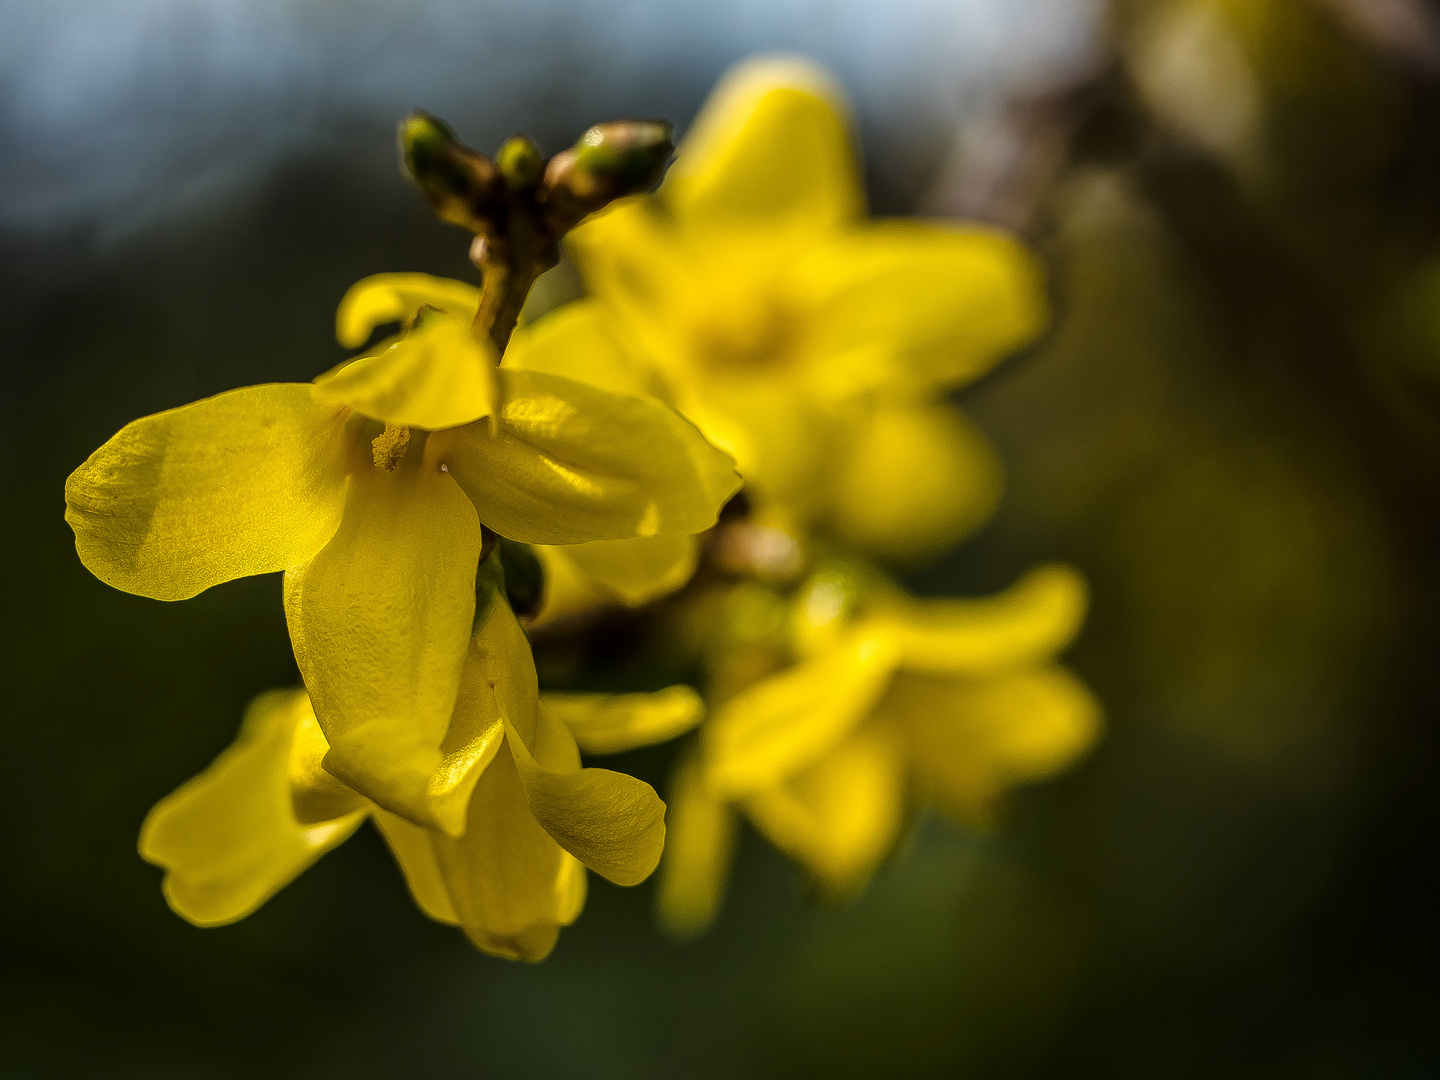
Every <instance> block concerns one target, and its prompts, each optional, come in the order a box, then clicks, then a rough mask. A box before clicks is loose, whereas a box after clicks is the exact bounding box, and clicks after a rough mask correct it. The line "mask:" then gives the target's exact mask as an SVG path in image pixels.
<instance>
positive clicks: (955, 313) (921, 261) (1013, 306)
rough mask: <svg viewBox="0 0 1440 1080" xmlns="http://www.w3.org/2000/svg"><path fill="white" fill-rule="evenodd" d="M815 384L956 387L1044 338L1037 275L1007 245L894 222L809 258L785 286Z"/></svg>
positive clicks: (953, 230)
mask: <svg viewBox="0 0 1440 1080" xmlns="http://www.w3.org/2000/svg"><path fill="white" fill-rule="evenodd" d="M783 290H784V295H785V296H786V297H787V300H788V302H789V303H790V304H791V305H793V306H794V307H795V308H796V309H797V310H800V311H804V312H805V316H806V320H807V326H808V329H809V333H808V336H807V339H806V343H805V348H806V350H807V352H808V354H809V355H810V356H811V359H812V361H813V364H814V370H815V371H816V372H817V375H818V377H820V378H821V379H823V380H826V381H829V382H831V383H836V384H841V385H843V386H845V387H846V388H853V389H863V388H866V387H875V388H887V387H888V388H890V389H894V390H896V391H901V392H904V391H909V390H914V389H930V388H936V387H952V386H957V385H960V384H961V383H965V382H969V381H970V380H972V379H974V378H976V377H978V376H979V375H982V374H984V373H985V372H986V371H988V370H990V368H992V367H994V366H995V364H997V363H998V362H999V361H1001V360H1003V359H1004V358H1005V357H1006V356H1008V355H1009V354H1010V353H1012V352H1014V351H1015V350H1016V349H1017V348H1019V347H1020V346H1022V345H1024V344H1026V343H1027V342H1029V341H1031V340H1032V339H1033V338H1034V337H1035V336H1036V335H1037V334H1039V332H1040V331H1041V329H1043V328H1044V325H1045V320H1046V317H1047V304H1046V299H1045V282H1044V275H1043V272H1042V271H1041V268H1040V264H1039V262H1038V260H1036V258H1035V257H1034V256H1033V255H1032V254H1031V253H1030V252H1029V251H1028V250H1026V248H1025V247H1024V246H1023V245H1021V244H1020V243H1019V242H1018V241H1017V240H1015V239H1014V238H1013V237H1011V236H1009V235H1008V234H1006V233H1003V232H1000V231H999V230H995V229H988V228H983V227H980V226H960V225H940V224H930V223H926V222H919V221H892V222H885V223H882V224H877V225H870V226H866V227H863V228H860V229H856V230H853V231H851V232H849V233H846V234H844V235H842V236H838V237H836V238H835V239H834V240H832V241H831V242H829V243H827V244H823V245H820V246H818V247H815V248H813V249H811V250H810V251H809V252H808V253H807V254H806V256H805V257H804V258H802V259H801V260H799V261H798V262H797V263H795V264H794V265H793V266H792V267H791V269H790V271H789V273H788V274H787V276H786V279H785V283H784V286H783Z"/></svg>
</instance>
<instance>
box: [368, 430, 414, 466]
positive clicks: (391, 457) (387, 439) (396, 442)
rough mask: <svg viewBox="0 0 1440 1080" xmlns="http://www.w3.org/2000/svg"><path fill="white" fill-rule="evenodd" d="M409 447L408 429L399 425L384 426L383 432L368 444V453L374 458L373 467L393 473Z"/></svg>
mask: <svg viewBox="0 0 1440 1080" xmlns="http://www.w3.org/2000/svg"><path fill="white" fill-rule="evenodd" d="M409 445H410V429H409V428H408V427H405V426H403V425H401V424H386V425H385V430H384V431H382V432H381V433H380V434H379V435H376V436H375V440H374V441H373V442H372V443H371V444H370V453H371V455H372V456H373V457H374V458H375V467H376V468H377V469H384V470H386V471H387V472H394V471H395V468H396V466H398V465H399V464H400V459H401V458H403V457H404V456H405V448H406V447H407V446H409Z"/></svg>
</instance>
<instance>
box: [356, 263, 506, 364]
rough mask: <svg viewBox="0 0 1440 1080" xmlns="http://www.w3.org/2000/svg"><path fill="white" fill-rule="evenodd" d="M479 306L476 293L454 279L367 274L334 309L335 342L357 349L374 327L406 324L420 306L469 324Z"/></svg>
mask: <svg viewBox="0 0 1440 1080" xmlns="http://www.w3.org/2000/svg"><path fill="white" fill-rule="evenodd" d="M479 306H480V290H479V289H477V288H476V287H475V286H474V285H471V284H469V283H468V282H464V281H456V280H455V279H454V278H442V277H432V276H431V275H429V274H371V275H370V276H369V277H367V278H361V279H360V280H359V281H357V282H356V283H355V284H354V285H351V286H350V288H349V289H347V290H346V291H345V295H344V296H343V297H342V298H341V300H340V306H339V307H338V308H337V309H336V310H335V340H337V341H338V342H340V344H341V345H343V346H344V347H345V348H347V349H358V348H359V347H360V346H361V345H364V344H365V342H366V341H367V340H369V338H370V335H371V334H372V333H373V332H374V330H375V328H376V327H377V326H383V325H384V324H385V323H391V322H400V323H408V322H411V321H413V320H414V318H415V316H416V315H417V314H419V311H420V309H421V308H422V307H433V308H435V309H436V310H437V311H443V312H445V313H446V314H448V315H453V316H455V317H456V318H457V319H463V320H465V321H467V322H468V321H469V320H471V319H473V318H474V317H475V311H476V309H477V308H479Z"/></svg>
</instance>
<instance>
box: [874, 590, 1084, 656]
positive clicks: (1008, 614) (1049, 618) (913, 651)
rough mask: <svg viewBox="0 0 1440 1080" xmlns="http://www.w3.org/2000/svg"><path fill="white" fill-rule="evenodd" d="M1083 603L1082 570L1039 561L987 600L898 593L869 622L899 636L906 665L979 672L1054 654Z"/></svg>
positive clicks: (1075, 626) (1080, 616) (1079, 617)
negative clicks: (915, 597) (914, 596)
mask: <svg viewBox="0 0 1440 1080" xmlns="http://www.w3.org/2000/svg"><path fill="white" fill-rule="evenodd" d="M1085 605H1086V589H1085V579H1084V578H1082V577H1081V576H1080V574H1079V573H1078V572H1076V571H1075V570H1073V569H1072V568H1070V567H1068V566H1042V567H1038V568H1036V569H1034V570H1032V571H1030V572H1029V573H1028V574H1026V575H1025V576H1024V577H1023V578H1021V579H1020V580H1019V581H1017V582H1016V583H1015V584H1014V585H1012V586H1010V588H1009V589H1007V590H1006V591H1005V592H1003V593H1000V594H998V595H997V596H992V597H989V598H987V599H984V600H913V599H910V598H909V597H900V598H896V599H895V601H894V603H893V605H892V606H890V607H888V608H886V609H885V610H884V611H883V613H882V614H880V615H878V616H877V617H876V618H875V619H874V620H873V622H872V625H877V626H883V627H884V628H885V629H886V630H887V631H888V632H889V633H891V634H893V635H894V637H895V640H896V641H897V642H898V643H899V646H900V651H901V655H902V661H901V663H902V666H904V667H905V668H906V670H909V671H915V672H921V673H924V674H932V675H982V674H988V673H990V672H994V671H998V670H1002V669H1004V668H1012V667H1016V666H1019V665H1023V664H1030V663H1034V662H1036V661H1040V660H1048V659H1049V658H1050V657H1052V656H1054V655H1055V654H1056V653H1058V652H1059V651H1060V650H1061V649H1063V648H1064V647H1065V646H1066V645H1068V644H1069V643H1070V641H1071V639H1072V638H1074V636H1075V634H1076V633H1077V632H1078V631H1079V629H1080V624H1081V622H1082V621H1083V620H1084V618H1085Z"/></svg>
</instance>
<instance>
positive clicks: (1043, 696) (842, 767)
mask: <svg viewBox="0 0 1440 1080" xmlns="http://www.w3.org/2000/svg"><path fill="white" fill-rule="evenodd" d="M719 600H720V603H721V604H722V605H723V606H724V607H725V608H726V615H725V617H726V618H727V619H728V620H729V626H730V633H729V637H728V640H726V639H724V638H720V639H718V640H717V639H716V637H715V636H714V635H713V634H707V636H706V638H707V639H706V641H705V642H704V644H705V645H706V646H708V647H709V649H710V651H711V657H710V660H709V662H708V664H707V667H708V675H709V682H710V684H711V686H710V689H709V692H708V693H707V699H708V700H709V701H710V702H712V705H711V713H710V715H709V717H708V718H706V719H705V721H704V724H703V726H702V727H701V729H700V738H699V740H698V743H697V744H696V745H695V746H693V747H691V748H690V750H689V751H688V752H687V753H686V754H685V755H684V756H683V757H682V760H681V763H680V765H679V767H678V768H677V769H676V772H675V775H674V776H673V777H672V780H671V791H670V795H669V798H670V810H669V817H668V823H669V839H668V842H667V846H666V851H665V856H664V860H663V862H662V864H661V876H660V893H659V913H660V917H661V922H662V923H663V924H664V925H665V926H666V928H667V929H669V930H671V931H672V932H674V933H677V934H682V935H688V934H693V933H698V932H700V931H702V930H704V929H705V928H706V927H707V926H708V925H709V924H710V922H711V921H712V920H713V919H714V917H715V915H716V913H717V911H718V909H719V905H720V902H721V898H722V894H723V890H724V885H725V881H726V878H727V875H728V870H729V863H730V854H731V849H732V845H733V839H734V830H735V826H736V814H737V812H738V813H743V814H744V815H745V816H746V817H747V818H748V819H749V820H750V822H751V823H752V824H753V825H754V826H755V828H756V829H757V830H758V831H759V832H760V833H761V834H762V835H764V836H765V837H766V838H767V839H769V840H770V842H771V843H773V844H774V845H775V846H776V847H777V848H779V849H780V850H781V851H783V852H785V853H786V854H787V855H789V856H790V857H791V858H793V859H794V860H795V861H796V862H798V863H799V864H800V865H801V866H803V867H804V868H805V870H806V871H807V872H808V873H809V875H810V876H811V877H812V878H813V880H814V881H815V882H816V883H817V885H818V886H819V887H820V889H821V891H822V892H824V893H825V894H827V895H831V896H845V895H848V894H850V893H853V892H854V891H856V890H858V889H859V888H860V887H862V886H863V885H864V884H865V882H866V881H867V880H868V879H869V878H870V876H871V875H872V874H873V873H874V871H875V869H876V867H877V866H878V865H879V864H880V862H881V860H882V859H883V858H884V857H885V855H886V854H887V853H888V852H889V851H890V850H891V849H892V848H893V846H894V845H895V843H896V840H897V838H898V836H899V833H900V830H901V827H902V824H903V822H904V820H905V818H906V815H907V813H908V812H909V811H910V810H911V809H912V808H913V807H914V806H915V805H916V804H920V805H928V806H933V807H935V808H937V809H939V810H941V811H942V812H944V813H946V814H948V815H949V816H951V817H953V818H956V819H958V820H963V821H969V822H977V821H980V822H983V821H984V820H985V819H986V817H987V816H988V815H989V814H990V813H991V812H992V810H993V807H994V805H995V803H996V801H997V800H998V799H999V797H1000V796H1001V795H1002V794H1003V793H1004V792H1005V791H1006V790H1007V789H1009V788H1010V787H1012V786H1014V785H1015V784H1019V783H1023V782H1026V781H1030V780H1036V779H1040V778H1042V777H1045V776H1049V775H1051V774H1053V773H1055V772H1057V771H1059V770H1060V769H1062V768H1064V767H1065V766H1066V765H1068V764H1070V763H1071V762H1072V761H1074V760H1075V758H1076V757H1078V756H1079V755H1080V754H1081V753H1083V752H1084V751H1085V750H1086V749H1088V748H1089V747H1090V745H1091V744H1092V743H1093V742H1094V740H1095V738H1096V736H1097V735H1098V733H1099V728H1100V710H1099V707H1098V705H1097V704H1096V702H1095V700H1094V699H1093V697H1092V696H1091V695H1090V693H1089V691H1088V690H1087V689H1086V688H1085V686H1084V685H1083V684H1082V683H1081V682H1080V681H1079V680H1078V679H1076V678H1075V676H1073V675H1071V674H1070V673H1069V672H1068V671H1066V670H1065V669H1064V668H1062V667H1060V666H1059V665H1058V664H1057V663H1056V662H1055V657H1056V655H1057V654H1058V653H1059V652H1060V651H1061V650H1063V649H1064V648H1065V646H1066V645H1067V644H1068V643H1069V642H1070V640H1071V639H1072V638H1073V636H1074V635H1075V633H1076V631H1077V630H1078V629H1079V626H1080V623H1081V621H1082V619H1083V616H1084V610H1085V587H1084V583H1083V581H1082V580H1081V579H1080V577H1079V576H1078V575H1077V574H1076V573H1075V572H1074V571H1073V570H1070V569H1068V568H1065V567H1061V566H1048V567H1042V568H1039V569H1037V570H1034V571H1032V572H1031V573H1030V574H1028V575H1026V577H1024V578H1023V579H1021V580H1020V581H1019V582H1018V583H1017V584H1015V585H1014V586H1013V587H1012V588H1010V589H1009V590H1008V591H1006V592H1004V593H1002V594H1000V595H998V596H995V597H991V598H988V599H984V600H955V599H936V600H919V599H915V598H913V597H909V596H907V595H905V594H904V593H902V592H901V591H900V590H898V589H896V588H895V587H894V586H893V585H890V584H889V583H888V582H885V581H884V580H883V579H878V578H871V579H870V580H865V579H864V577H863V575H860V576H857V575H856V574H855V573H853V572H852V571H851V570H849V569H845V568H840V567H837V566H834V565H830V566H825V565H822V566H821V567H819V568H818V569H816V570H815V571H814V572H813V573H812V574H811V575H810V576H809V577H808V578H807V579H806V581H805V582H804V583H803V584H802V585H801V587H800V588H799V589H798V590H796V591H795V592H794V593H793V595H791V596H789V597H787V598H781V597H780V596H779V594H778V593H774V592H768V591H766V590H758V591H756V589H752V587H751V586H750V585H749V584H744V583H742V584H741V585H739V586H733V585H732V586H729V587H727V588H726V589H724V590H722V592H721V595H720V597H719ZM697 602H698V603H700V604H706V603H709V602H710V600H708V599H705V598H701V599H699V600H697ZM684 693H685V692H683V691H682V689H681V688H672V689H671V690H669V691H664V692H662V693H661V694H659V695H627V696H625V697H619V698H610V699H605V698H601V697H596V698H582V699H577V703H578V704H579V706H580V707H579V708H578V709H576V710H575V712H576V713H578V715H575V716H574V720H573V726H574V729H575V731H576V733H577V736H579V735H580V733H581V732H582V731H584V730H585V728H584V722H585V720H586V719H589V721H590V724H591V730H592V732H594V734H593V735H591V736H590V737H589V738H588V739H587V738H585V737H581V746H582V748H583V749H585V750H586V751H587V752H594V753H607V752H612V751H616V750H623V749H629V748H631V747H634V746H640V745H645V744H647V743H650V742H655V741H659V739H660V738H668V737H671V736H673V735H674V734H677V733H679V732H680V731H683V730H685V729H686V728H688V727H691V726H694V725H695V724H696V723H698V722H699V721H700V719H701V717H700V714H701V712H702V706H701V704H700V702H699V699H698V698H695V699H693V700H692V699H689V698H686V697H685V696H684ZM562 707H563V706H562ZM657 716H658V718H659V719H658V720H657ZM657 732H659V733H660V734H658V736H657V734H656V733H657Z"/></svg>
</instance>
